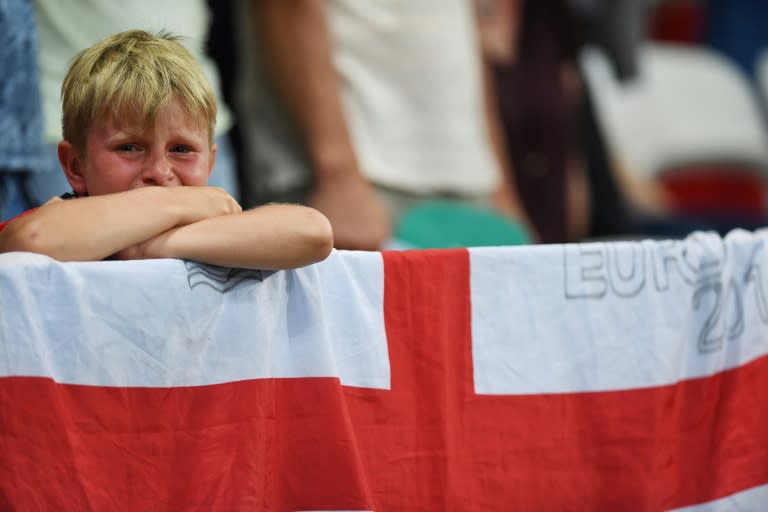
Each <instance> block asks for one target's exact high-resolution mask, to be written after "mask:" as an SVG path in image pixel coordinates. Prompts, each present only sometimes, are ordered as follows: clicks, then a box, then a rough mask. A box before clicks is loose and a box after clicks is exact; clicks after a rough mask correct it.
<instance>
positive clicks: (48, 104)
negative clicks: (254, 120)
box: [34, 0, 232, 143]
mask: <svg viewBox="0 0 768 512" xmlns="http://www.w3.org/2000/svg"><path fill="white" fill-rule="evenodd" d="M34 1H35V11H36V16H37V26H38V33H39V57H38V63H39V65H40V80H41V89H40V90H41V94H42V102H43V118H44V138H45V141H46V142H48V143H54V142H58V141H60V140H61V138H62V135H61V116H62V111H61V83H62V82H63V81H64V77H65V76H66V73H67V70H68V69H69V63H70V60H71V59H72V58H73V57H74V56H75V55H76V54H77V53H78V52H80V51H81V50H84V49H85V48H87V47H89V46H92V45H94V44H96V43H97V42H99V41H101V40H102V39H104V38H106V37H108V36H111V35H114V34H117V33H118V32H123V31H126V30H132V29H142V30H146V31H147V32H150V33H153V34H154V33H157V32H160V31H161V30H166V31H168V32H170V33H172V34H173V35H177V36H182V37H183V40H182V41H180V42H181V43H182V44H183V45H184V46H186V47H187V49H188V50H189V51H190V52H191V53H192V55H193V56H194V57H195V58H196V59H197V61H198V62H200V64H201V65H202V67H203V71H204V72H205V74H206V76H207V77H208V79H209V80H210V81H211V85H212V86H213V89H214V91H215V92H216V96H217V100H218V102H219V105H218V107H219V108H218V119H217V124H216V134H220V133H224V132H226V131H227V130H229V128H230V127H231V125H232V119H231V115H230V112H229V110H228V109H227V108H226V106H225V105H223V103H222V95H221V86H220V83H219V75H218V71H217V69H216V67H215V64H214V63H213V61H212V60H211V59H210V58H208V57H207V56H206V55H205V53H204V51H203V49H204V45H205V42H206V37H207V34H208V24H209V21H210V16H209V13H208V9H207V6H206V4H205V1H204V0H130V1H125V2H120V1H115V0H34Z"/></svg>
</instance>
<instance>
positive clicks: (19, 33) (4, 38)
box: [0, 0, 43, 219]
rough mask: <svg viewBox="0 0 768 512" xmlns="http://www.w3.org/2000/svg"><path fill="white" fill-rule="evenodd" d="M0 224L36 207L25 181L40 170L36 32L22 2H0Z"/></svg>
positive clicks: (29, 10)
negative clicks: (1, 221)
mask: <svg viewBox="0 0 768 512" xmlns="http://www.w3.org/2000/svg"><path fill="white" fill-rule="evenodd" d="M0 66H1V67H2V69H3V72H4V74H5V76H4V77H3V81H2V84H0V130H2V133H3V137H2V139H0V219H3V218H9V217H13V216H15V215H18V214H19V213H21V212H23V211H25V210H27V209H29V208H31V207H32V206H33V204H34V203H35V199H34V185H33V184H32V180H31V179H30V177H31V176H33V175H34V174H36V173H39V172H40V171H41V167H42V125H43V122H42V111H41V106H40V92H39V89H40V83H39V78H38V74H37V28H36V26H35V17H34V11H33V10H32V5H31V4H30V3H29V1H27V0H3V1H0Z"/></svg>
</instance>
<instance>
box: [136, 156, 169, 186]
mask: <svg viewBox="0 0 768 512" xmlns="http://www.w3.org/2000/svg"><path fill="white" fill-rule="evenodd" d="M174 177H175V174H174V173H173V167H172V166H171V163H170V162H169V161H168V159H166V158H163V157H154V158H151V159H150V160H149V161H147V163H146V165H145V166H144V170H143V171H142V173H141V181H142V183H143V184H144V185H161V186H162V185H165V186H168V185H173V184H174V183H173V182H174Z"/></svg>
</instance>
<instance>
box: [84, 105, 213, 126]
mask: <svg viewBox="0 0 768 512" xmlns="http://www.w3.org/2000/svg"><path fill="white" fill-rule="evenodd" d="M158 116H169V117H172V118H173V119H174V120H175V121H176V122H177V123H178V124H182V125H184V126H185V127H186V128H188V129H193V130H205V131H207V125H206V123H205V122H204V121H203V120H202V119H201V117H200V116H195V115H193V114H192V113H191V112H189V110H188V109H187V108H186V107H185V106H184V104H183V103H181V102H180V101H179V100H178V99H173V100H171V101H169V102H168V103H167V104H165V105H163V106H161V107H160V108H158V109H157V110H156V111H155V112H142V111H141V109H137V108H131V107H123V108H118V109H110V108H107V109H105V110H104V111H103V112H102V113H101V115H100V116H98V117H97V118H96V120H95V122H94V125H101V126H102V127H106V128H110V129H118V130H120V131H125V132H133V131H136V132H138V131H144V130H146V129H151V128H152V127H153V126H154V124H155V121H156V119H157V117H158Z"/></svg>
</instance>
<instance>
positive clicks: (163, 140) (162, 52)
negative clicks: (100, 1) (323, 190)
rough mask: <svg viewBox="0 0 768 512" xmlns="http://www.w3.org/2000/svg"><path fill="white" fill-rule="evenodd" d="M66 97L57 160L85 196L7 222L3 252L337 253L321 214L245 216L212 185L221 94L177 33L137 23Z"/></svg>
mask: <svg viewBox="0 0 768 512" xmlns="http://www.w3.org/2000/svg"><path fill="white" fill-rule="evenodd" d="M62 101H63V111H64V116H63V123H62V124H63V132H64V140H63V141H62V142H61V143H60V144H59V160H60V161H61V165H62V167H63V170H64V173H65V175H66V177H67V180H68V181H69V183H70V184H71V185H72V190H73V191H74V196H75V197H76V198H75V199H72V200H61V199H59V198H55V199H52V200H51V201H49V202H48V203H46V204H45V205H44V206H42V207H40V208H38V209H36V210H32V211H30V212H27V214H25V215H22V216H20V217H18V218H16V219H14V220H13V221H11V222H6V223H0V253H1V252H8V251H30V252H37V253H41V254H46V255H48V256H51V257H52V258H55V259H58V260H61V261H72V260H77V261H94V260H101V259H104V258H108V257H113V258H116V259H148V258H183V259H191V260H197V261H201V262H204V263H211V264H215V265H221V266H230V267H242V268H258V269H284V268H293V267H299V266H302V265H307V264H310V263H314V262H316V261H320V260H322V259H324V258H325V257H326V256H328V254H329V253H330V250H331V247H332V245H333V235H332V232H331V227H330V224H329V222H328V220H327V219H326V218H325V217H324V216H323V215H322V214H321V213H319V212H318V211H316V210H313V209H311V208H308V207H304V206H299V205H287V204H275V205H267V206H262V207H259V208H255V209H253V210H249V211H245V212H243V211H241V208H240V205H238V204H237V202H236V201H235V200H234V199H233V198H232V197H230V196H229V195H228V194H227V193H226V192H224V191H223V190H221V189H217V188H211V187H207V186H206V184H207V182H208V175H209V174H210V172H211V169H212V167H213V163H214V160H215V158H216V146H215V145H214V144H213V126H214V123H215V121H216V100H215V97H214V93H213V91H212V89H211V86H210V84H209V83H208V81H207V79H206V78H205V76H204V75H203V72H202V70H201V68H200V66H199V65H198V63H197V62H195V60H194V58H193V57H192V56H191V55H190V54H189V52H188V51H187V50H186V49H185V48H184V47H183V46H182V45H181V44H179V43H178V42H177V38H176V37H173V36H170V35H167V34H159V35H157V36H152V35H150V34H148V33H146V32H143V31H138V30H137V31H129V32H123V33H120V34H117V35H115V36H112V37H109V38H107V39H105V40H104V41H102V42H100V43H98V44H96V45H95V46H93V47H91V48H88V49H86V50H84V51H83V52H81V53H80V54H79V55H78V56H77V57H75V59H74V60H73V62H72V65H71V66H70V69H69V72H68V73H67V76H66V78H65V80H64V84H63V85H62ZM67 195H69V194H67ZM3 228H4V229H3Z"/></svg>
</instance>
